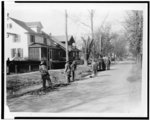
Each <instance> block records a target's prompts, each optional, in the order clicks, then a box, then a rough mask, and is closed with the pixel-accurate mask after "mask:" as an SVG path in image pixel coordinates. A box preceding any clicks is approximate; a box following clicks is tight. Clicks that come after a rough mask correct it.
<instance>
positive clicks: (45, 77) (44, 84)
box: [42, 75, 52, 88]
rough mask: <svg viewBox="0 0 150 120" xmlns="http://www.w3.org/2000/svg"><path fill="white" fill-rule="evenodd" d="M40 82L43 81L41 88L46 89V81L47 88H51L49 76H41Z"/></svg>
mask: <svg viewBox="0 0 150 120" xmlns="http://www.w3.org/2000/svg"><path fill="white" fill-rule="evenodd" d="M42 80H43V88H46V80H47V82H48V84H49V86H51V87H52V82H51V79H50V76H49V75H42Z"/></svg>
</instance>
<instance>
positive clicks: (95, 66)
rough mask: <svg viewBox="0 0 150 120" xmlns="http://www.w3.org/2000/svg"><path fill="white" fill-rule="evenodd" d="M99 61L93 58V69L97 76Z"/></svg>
mask: <svg viewBox="0 0 150 120" xmlns="http://www.w3.org/2000/svg"><path fill="white" fill-rule="evenodd" d="M97 67H98V66H97V63H96V60H94V59H93V60H92V71H93V75H94V76H96V75H97Z"/></svg>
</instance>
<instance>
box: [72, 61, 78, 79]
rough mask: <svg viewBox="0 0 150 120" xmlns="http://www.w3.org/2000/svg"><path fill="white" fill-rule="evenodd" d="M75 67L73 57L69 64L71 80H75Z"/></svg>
mask: <svg viewBox="0 0 150 120" xmlns="http://www.w3.org/2000/svg"><path fill="white" fill-rule="evenodd" d="M76 68H77V63H76V61H75V59H74V60H73V62H72V64H71V77H72V81H74V80H75V70H76Z"/></svg>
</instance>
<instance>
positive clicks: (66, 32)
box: [65, 10, 69, 61]
mask: <svg viewBox="0 0 150 120" xmlns="http://www.w3.org/2000/svg"><path fill="white" fill-rule="evenodd" d="M67 23H68V14H67V10H65V34H66V61H68V60H69V57H68V29H67V27H68V24H67Z"/></svg>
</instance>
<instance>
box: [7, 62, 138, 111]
mask: <svg viewBox="0 0 150 120" xmlns="http://www.w3.org/2000/svg"><path fill="white" fill-rule="evenodd" d="M132 65H133V64H132V63H120V64H116V65H113V66H112V67H111V70H108V71H103V72H99V73H98V75H97V76H96V77H94V78H85V79H83V80H79V81H75V82H73V83H71V85H68V86H65V87H61V88H58V89H56V90H54V91H51V92H48V93H46V94H45V95H40V96H39V95H30V94H27V95H24V96H21V97H17V98H12V99H9V100H8V101H7V102H8V106H9V109H10V111H11V112H51V113H58V112H59V113H60V112H79V113H80V112H84V113H91V112H92V113H100V112H102V113H105V112H106V113H111V112H113V113H114V112H116V113H118V112H119V113H130V112H136V111H137V110H138V109H139V108H138V107H139V106H140V99H141V98H140V96H141V80H140V79H137V80H133V81H132V80H130V79H131V78H132V77H131V76H132V72H131V69H132Z"/></svg>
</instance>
